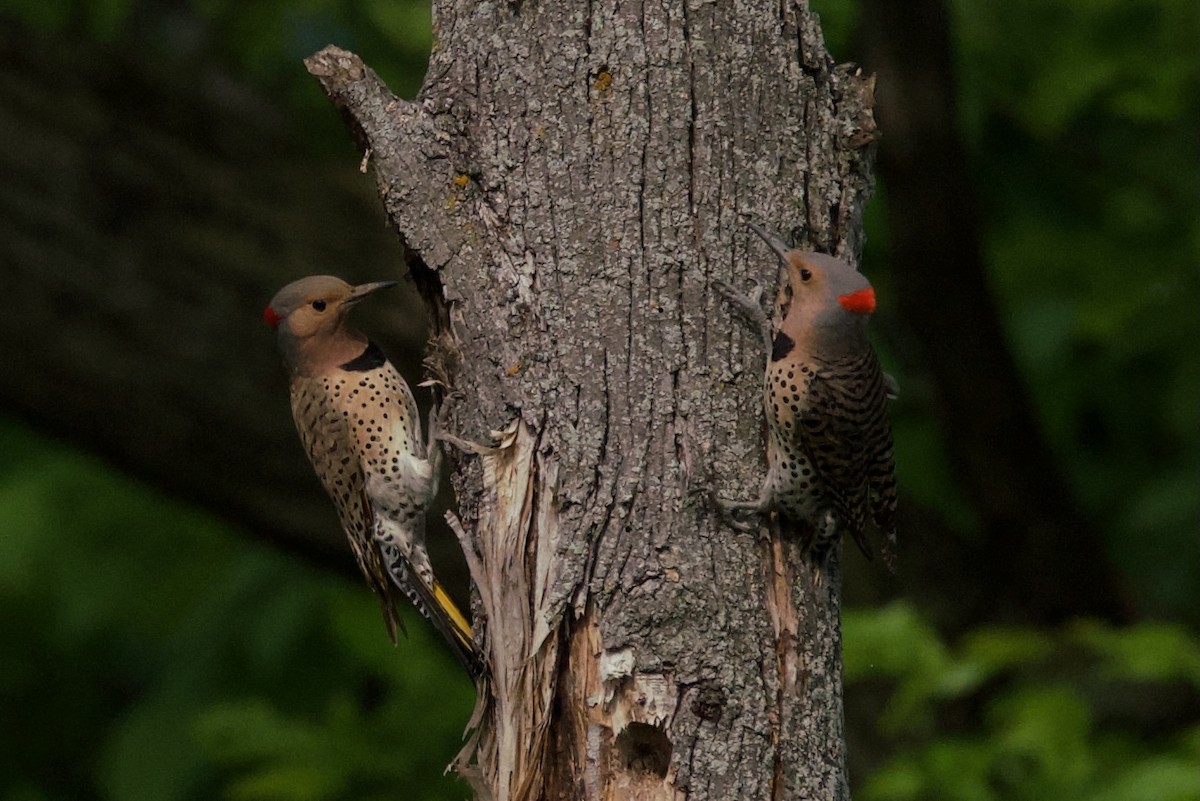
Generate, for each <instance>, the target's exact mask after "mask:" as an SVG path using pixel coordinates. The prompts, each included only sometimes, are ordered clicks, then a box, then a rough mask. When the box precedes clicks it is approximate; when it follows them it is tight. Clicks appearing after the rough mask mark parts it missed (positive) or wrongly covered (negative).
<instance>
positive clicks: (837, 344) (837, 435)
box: [718, 225, 896, 568]
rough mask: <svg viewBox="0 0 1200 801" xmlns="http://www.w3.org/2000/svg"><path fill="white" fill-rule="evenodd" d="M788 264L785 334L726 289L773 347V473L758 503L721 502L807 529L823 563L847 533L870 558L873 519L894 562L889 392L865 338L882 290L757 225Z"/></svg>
mask: <svg viewBox="0 0 1200 801" xmlns="http://www.w3.org/2000/svg"><path fill="white" fill-rule="evenodd" d="M750 227H751V228H752V229H753V230H754V232H755V233H756V234H758V235H759V236H760V237H762V238H763V239H764V240H765V241H766V242H767V244H769V245H770V246H771V249H772V250H773V251H775V254H776V255H777V256H778V257H779V259H780V260H781V261H782V262H783V264H784V266H785V267H786V268H787V273H788V282H789V285H790V287H791V301H790V304H789V305H788V310H787V314H786V315H785V316H784V318H783V322H782V323H781V324H780V326H779V330H778V331H777V332H775V334H774V336H773V337H772V335H771V327H770V323H769V321H768V320H767V318H766V315H765V313H764V312H763V310H762V307H761V306H759V304H758V302H757V301H756V300H752V299H750V298H748V297H745V296H741V295H737V294H736V293H734V292H732V290H731V289H729V288H728V287H727V286H726V287H722V291H724V292H725V293H726V294H727V295H729V297H730V298H731V299H732V300H734V301H735V302H736V303H738V304H739V305H740V306H741V307H742V308H743V310H744V311H745V312H746V313H747V314H748V315H749V316H750V317H751V318H752V319H754V320H755V321H756V322H757V323H758V324H759V326H760V328H761V330H762V332H763V336H764V338H765V340H766V344H767V346H768V352H769V353H770V360H769V362H768V365H767V377H766V385H765V387H764V405H765V409H766V418H767V427H768V435H767V436H768V440H767V477H766V480H765V481H764V482H763V485H762V490H761V491H760V493H759V497H758V498H757V499H756V500H752V501H729V500H725V499H720V500H718V504H719V505H720V506H721V508H722V509H724V510H725V511H726V512H727V513H728V514H729V515H730V517H731V520H732V521H733V522H734V524H735V525H737V526H738V527H739V528H748V525H746V524H745V523H743V522H741V521H739V520H738V519H737V518H736V515H737V514H738V513H739V512H751V513H756V514H764V513H766V512H768V511H771V510H777V511H778V512H779V513H780V514H781V515H782V516H783V517H785V518H788V519H790V520H793V521H797V522H803V523H806V524H807V525H808V526H809V527H810V528H811V532H812V535H811V536H812V541H811V542H810V543H808V545H809V547H810V549H811V551H812V552H813V554H814V556H815V557H816V561H817V565H818V567H819V566H821V565H823V564H824V559H825V557H826V556H827V554H828V552H829V549H830V546H832V545H833V544H834V543H835V539H834V538H835V537H836V536H837V535H838V534H843V533H849V534H850V535H851V536H852V537H853V538H854V541H855V542H857V543H858V546H859V548H861V549H862V551H863V553H864V554H865V555H866V556H867V558H868V559H869V558H871V546H870V545H869V543H868V541H867V537H866V526H867V519H868V518H871V519H872V520H873V521H874V523H875V525H877V526H878V527H879V529H880V531H881V532H882V535H883V554H884V561H885V562H886V564H887V565H888V567H889V568H894V563H895V538H896V530H895V517H896V479H895V473H894V463H893V459H892V431H891V426H890V425H889V423H888V418H887V410H886V408H885V404H886V402H887V397H888V395H889V394H894V393H889V388H890V387H892V386H893V385H892V383H891V380H890V377H887V376H885V374H884V373H883V372H882V371H881V370H880V367H879V362H878V360H877V359H876V358H875V352H874V351H873V350H872V349H871V345H870V342H869V341H868V339H867V318H868V317H869V316H870V314H871V313H872V312H873V311H875V291H874V290H873V289H872V288H871V284H870V283H869V282H868V281H867V279H866V278H865V277H864V276H863V275H862V274H861V273H859V272H858V271H857V270H855V269H854V268H853V267H851V266H850V265H849V264H846V263H845V262H844V261H841V260H839V259H836V258H834V257H832V256H826V255H824V254H821V253H809V252H804V251H799V250H789V249H788V248H787V246H786V245H784V244H783V242H781V241H780V240H779V239H777V238H775V237H773V236H770V235H768V234H767V233H766V232H765V231H763V230H762V229H761V228H759V227H758V226H756V225H751V226H750Z"/></svg>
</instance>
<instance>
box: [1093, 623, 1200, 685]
mask: <svg viewBox="0 0 1200 801" xmlns="http://www.w3.org/2000/svg"><path fill="white" fill-rule="evenodd" d="M1071 634H1072V636H1073V637H1075V638H1076V639H1078V640H1079V641H1080V642H1081V643H1083V644H1085V645H1086V646H1088V647H1089V648H1092V649H1094V650H1095V651H1096V652H1097V653H1098V655H1099V656H1100V657H1101V658H1102V659H1103V660H1104V662H1103V664H1104V672H1103V676H1104V677H1105V678H1107V679H1142V680H1150V681H1171V680H1174V679H1182V680H1184V681H1187V682H1189V683H1191V684H1192V685H1193V686H1195V687H1200V643H1197V642H1196V639H1195V637H1194V636H1193V635H1192V634H1191V633H1189V632H1188V631H1187V630H1186V629H1184V628H1183V627H1182V626H1179V625H1174V624H1170V623H1142V624H1139V625H1137V626H1132V627H1130V628H1124V629H1114V628H1112V627H1109V626H1106V625H1105V624H1103V623H1099V622H1096V621H1089V620H1085V621H1079V622H1078V623H1076V624H1075V625H1074V627H1073V629H1072V632H1071Z"/></svg>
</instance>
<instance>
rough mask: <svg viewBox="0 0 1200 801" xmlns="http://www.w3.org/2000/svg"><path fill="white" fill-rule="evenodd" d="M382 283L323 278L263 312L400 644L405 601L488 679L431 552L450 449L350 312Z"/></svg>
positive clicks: (298, 419) (331, 490) (294, 287)
mask: <svg viewBox="0 0 1200 801" xmlns="http://www.w3.org/2000/svg"><path fill="white" fill-rule="evenodd" d="M394 285H395V282H394V281H381V282H377V283H371V284H362V285H360V286H350V284H347V283H346V282H345V281H343V280H341V279H340V278H334V277H333V276H328V275H315V276H310V277H308V278H302V279H300V280H299V281H295V282H293V283H291V284H288V285H287V286H285V287H284V288H283V289H281V290H279V292H278V293H277V294H276V295H275V297H274V298H273V299H272V300H271V303H270V305H268V306H267V308H266V309H265V310H264V311H263V319H264V320H266V322H267V323H269V324H270V325H271V326H272V327H273V328H274V329H275V330H276V332H277V335H278V338H279V348H280V350H281V351H282V352H283V357H284V362H285V363H286V364H287V368H288V373H289V375H290V379H291V380H290V387H291V400H292V418H293V420H295V423H296V430H297V431H298V432H299V434H300V440H301V441H302V442H303V444H304V449H305V451H307V452H308V458H309V460H310V461H311V462H312V466H313V469H314V470H315V471H316V473H317V476H318V478H320V479H321V484H322V485H323V486H324V487H325V491H326V492H327V493H328V494H329V497H330V498H331V499H332V500H333V503H334V505H335V506H336V507H337V513H338V519H339V520H340V522H341V525H342V529H343V530H344V531H345V532H346V537H347V538H348V539H349V540H350V548H351V550H353V551H354V556H355V559H356V560H357V561H358V567H359V569H360V570H361V571H362V574H363V577H364V578H365V579H366V580H367V584H368V585H370V587H371V589H372V590H373V591H374V592H375V593H376V594H378V595H379V598H380V603H381V605H382V607H383V617H384V622H385V623H386V624H387V630H388V635H389V636H390V637H391V638H392V641H393V642H395V640H396V629H397V628H400V630H401V631H403V630H404V624H403V623H402V622H401V620H400V615H399V612H398V610H397V609H396V603H397V599H398V597H399V595H400V594H403V595H404V596H405V597H407V598H408V599H409V600H410V601H411V602H412V604H413V605H414V606H415V607H416V608H417V611H419V612H420V613H421V614H422V615H424V616H425V617H426V618H428V619H429V620H430V621H431V622H432V623H433V625H434V627H435V628H437V630H438V631H439V633H441V635H442V636H443V637H444V638H445V639H446V641H447V642H448V643H449V645H450V647H451V649H452V650H453V651H454V654H455V656H456V657H458V659H459V661H461V662H462V663H463V665H464V666H465V667H466V668H467V669H468V670H469V671H471V672H472V674H476V675H477V674H478V673H479V672H480V664H481V663H480V659H479V654H478V652H477V651H476V649H475V646H474V643H473V640H472V636H471V627H470V624H469V623H467V620H466V618H465V617H464V616H463V614H462V613H461V612H460V611H459V610H458V608H457V607H455V605H454V603H453V601H451V600H450V597H449V596H448V595H447V594H446V591H445V590H444V589H443V588H442V586H441V585H440V584H439V583H438V581H437V579H436V578H435V577H434V574H433V568H432V566H431V565H430V562H429V555H428V553H427V552H426V550H425V509H426V507H427V506H428V505H429V503H430V501H431V500H432V499H433V496H434V494H435V493H436V492H437V481H438V467H439V463H440V458H439V457H440V453H441V451H440V449H439V447H438V444H437V443H436V442H435V441H434V428H435V418H436V411H435V412H433V413H431V416H430V427H429V428H430V432H429V441H428V442H425V441H422V438H421V419H420V416H419V413H418V411H417V404H416V402H415V401H414V400H413V395H412V391H411V390H410V389H409V388H408V384H407V383H405V381H404V379H403V378H402V377H401V376H400V373H399V372H397V371H396V368H395V367H393V366H392V364H391V362H389V361H388V360H387V357H386V356H384V355H383V351H381V350H380V349H379V347H378V346H376V345H375V344H374V343H373V342H370V341H369V340H368V339H367V338H366V337H364V336H363V335H362V334H360V333H359V332H358V331H356V330H354V329H353V328H351V327H350V325H349V323H348V322H347V320H346V316H347V312H349V311H350V309H351V308H353V307H354V306H355V305H356V304H357V303H358V302H359V301H361V300H362V299H363V298H365V297H368V296H369V295H371V294H372V293H374V292H377V291H378V290H381V289H386V288H387V287H390V286H394Z"/></svg>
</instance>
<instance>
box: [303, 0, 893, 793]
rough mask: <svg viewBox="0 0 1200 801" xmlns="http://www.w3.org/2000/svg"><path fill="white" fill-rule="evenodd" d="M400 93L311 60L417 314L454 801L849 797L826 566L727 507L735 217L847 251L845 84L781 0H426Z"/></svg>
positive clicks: (330, 59)
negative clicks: (463, 445)
mask: <svg viewBox="0 0 1200 801" xmlns="http://www.w3.org/2000/svg"><path fill="white" fill-rule="evenodd" d="M434 17H435V32H434V33H435V42H436V44H435V48H434V55H433V57H432V60H431V64H430V68H429V73H428V76H427V78H426V81H425V85H424V88H423V90H422V92H421V95H420V97H419V99H418V100H417V101H415V102H411V103H410V102H405V101H402V100H399V99H397V98H396V97H395V96H393V95H392V94H391V93H390V92H389V91H388V89H387V88H386V87H385V86H384V85H383V84H382V82H381V81H380V80H379V78H378V77H377V76H376V75H375V74H374V73H373V72H371V70H370V69H368V68H367V67H365V66H364V65H363V63H362V61H361V60H359V59H358V57H356V56H354V55H353V54H350V53H347V52H345V51H342V50H339V49H337V48H332V47H330V48H327V49H325V50H323V51H322V52H320V53H318V54H317V55H315V56H314V57H312V58H311V59H309V60H308V62H307V65H308V68H309V71H310V72H312V73H313V74H314V75H315V76H317V77H318V78H319V79H320V81H321V83H322V85H323V87H324V89H325V91H326V92H327V94H328V95H329V97H330V98H331V99H332V100H333V102H334V103H335V104H336V105H338V106H339V107H340V108H341V109H342V110H343V112H345V114H346V117H347V120H348V122H349V124H350V126H351V130H352V132H353V133H354V135H355V137H356V139H357V140H358V141H359V144H360V145H361V146H362V147H363V148H364V151H366V152H368V153H369V156H370V161H371V164H372V165H373V167H374V170H375V174H376V176H377V179H378V185H379V190H380V193H381V195H382V197H383V200H384V204H385V207H386V208H387V210H388V213H389V214H390V216H391V219H392V222H393V223H394V225H395V227H396V230H397V231H398V232H399V234H400V236H401V238H402V239H403V241H404V243H405V246H406V249H407V252H408V254H409V261H410V266H411V267H412V270H413V274H414V276H415V278H416V280H417V282H418V285H419V286H420V287H421V288H422V292H423V295H424V297H425V298H426V300H427V302H428V303H429V305H430V310H431V318H432V319H433V320H434V321H435V330H434V332H433V335H434V343H433V349H432V353H431V359H430V362H431V368H432V369H431V372H432V373H433V375H434V376H435V377H436V378H437V379H438V380H440V381H441V382H443V384H444V385H445V389H446V392H447V400H448V402H449V404H450V409H451V413H450V415H449V420H450V421H451V422H450V428H451V429H452V430H453V431H454V432H455V433H456V434H458V435H459V436H462V437H464V438H466V439H470V440H474V441H476V442H487V443H490V444H494V447H488V448H479V449H477V453H476V454H474V455H472V454H464V455H461V456H460V457H459V458H458V459H457V465H456V473H455V478H454V483H455V488H456V491H457V495H458V501H459V506H460V513H461V516H462V518H463V520H464V522H465V529H466V531H467V532H470V533H469V534H467V535H465V537H464V539H465V542H466V546H467V547H466V551H467V558H468V563H469V564H470V566H471V569H472V574H473V578H474V580H475V583H476V585H477V590H478V603H477V604H476V609H475V612H476V620H477V624H478V626H479V628H480V629H481V631H482V634H481V635H480V636H481V638H482V643H483V645H484V648H485V650H486V652H487V654H488V659H489V661H490V666H491V679H490V682H489V683H488V684H487V686H485V687H484V688H483V694H484V698H483V703H482V705H481V709H480V714H481V716H482V717H481V719H480V721H479V727H478V729H477V732H476V735H475V737H474V739H473V741H472V742H471V743H470V744H469V746H468V749H467V751H465V752H464V755H463V758H462V760H461V765H460V769H461V770H462V771H463V772H464V774H466V775H467V776H468V777H469V778H470V779H471V780H472V782H473V784H474V785H475V787H476V790H477V792H478V794H479V797H480V798H492V799H496V801H509V800H510V799H511V800H513V801H533V800H534V799H559V798H584V799H623V798H638V799H650V798H655V799H658V798H663V799H665V798H672V799H675V798H689V799H731V798H739V799H782V798H813V799H841V798H847V797H848V795H849V793H848V790H847V782H846V776H845V761H844V743H843V734H842V702H841V678H840V674H841V661H840V642H839V595H840V573H839V570H838V568H837V565H836V557H835V564H834V565H832V566H831V567H830V569H829V570H828V571H826V575H825V581H824V584H823V585H822V586H820V587H817V586H815V585H814V583H813V574H812V571H811V568H810V566H809V565H808V564H807V563H806V562H805V561H804V559H802V558H801V557H800V555H799V554H798V550H797V547H796V544H795V543H796V540H795V538H794V537H789V536H787V532H784V534H783V536H779V535H778V534H775V535H770V536H768V534H767V533H766V532H765V531H764V532H763V533H762V534H757V535H756V534H743V533H739V532H736V531H733V530H731V529H729V528H727V527H725V526H723V525H722V524H721V522H720V521H719V519H718V517H717V516H716V515H715V514H714V512H713V509H712V506H711V504H710V502H709V500H708V498H709V495H710V493H711V492H712V491H713V490H714V489H715V488H720V489H721V490H722V491H725V492H730V493H733V492H741V493H745V494H750V493H752V492H754V491H756V489H757V486H758V482H759V480H760V477H761V475H762V473H763V470H764V465H763V447H762V435H761V428H762V417H761V411H760V408H759V403H760V401H759V398H760V385H761V377H762V368H763V365H764V361H765V354H763V353H762V352H761V350H762V346H761V343H760V340H759V339H758V337H757V335H756V334H755V333H754V332H752V331H749V330H748V329H746V328H745V326H743V325H742V324H741V323H740V322H738V321H736V320H735V319H733V318H732V317H731V315H730V312H729V310H728V309H727V307H726V306H725V305H724V304H723V303H722V301H721V300H720V298H719V297H718V296H717V295H716V293H715V292H714V291H713V290H712V281H713V280H714V279H718V278H719V279H724V280H726V281H730V282H732V283H734V284H737V285H742V286H747V285H748V284H749V281H750V280H751V279H754V280H757V281H759V282H761V283H762V284H763V285H764V286H765V287H773V286H775V285H776V282H777V278H778V276H777V274H776V271H777V266H776V265H777V262H776V260H775V259H774V258H773V257H771V256H770V255H769V254H768V253H765V252H763V249H762V248H761V246H760V245H759V244H758V243H757V242H755V241H753V240H752V239H751V238H750V236H749V235H748V234H747V232H746V230H745V226H744V225H743V221H744V220H746V219H752V220H756V221H759V222H761V223H763V224H764V225H768V226H772V227H775V228H777V229H779V230H781V231H783V232H785V234H788V233H790V234H791V236H792V238H793V239H794V240H795V241H797V242H800V243H803V244H806V245H808V246H810V247H812V248H815V249H820V250H826V251H831V252H837V253H840V254H843V255H847V256H848V257H850V258H852V259H853V258H854V255H855V253H856V252H857V250H858V239H859V236H860V231H861V220H860V216H861V211H862V205H863V203H864V201H865V195H866V193H867V190H868V189H869V186H870V177H869V173H868V170H867V168H866V166H865V164H864V151H863V150H862V149H861V147H862V145H863V144H864V143H865V142H867V141H869V140H870V139H871V133H872V131H873V123H872V121H871V116H870V86H869V82H868V81H865V80H863V79H862V78H861V77H859V76H856V75H855V74H853V73H852V72H851V71H850V70H848V69H844V68H835V67H834V66H833V64H832V63H831V62H830V60H829V56H828V55H827V53H826V51H825V47H824V43H823V41H822V38H821V33H820V30H819V27H818V23H817V19H816V17H815V15H814V14H812V13H811V12H810V11H809V10H808V9H807V8H806V7H805V4H804V3H797V4H795V5H792V4H788V5H786V6H783V7H774V8H771V9H764V8H763V7H762V6H759V5H756V4H750V3H735V4H700V3H693V2H685V3H682V4H681V3H668V4H665V5H645V6H643V5H639V4H634V5H632V6H630V5H625V4H619V3H575V4H571V3H552V4H518V3H479V2H474V0H469V1H468V0H441V1H440V2H437V3H435V9H434Z"/></svg>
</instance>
